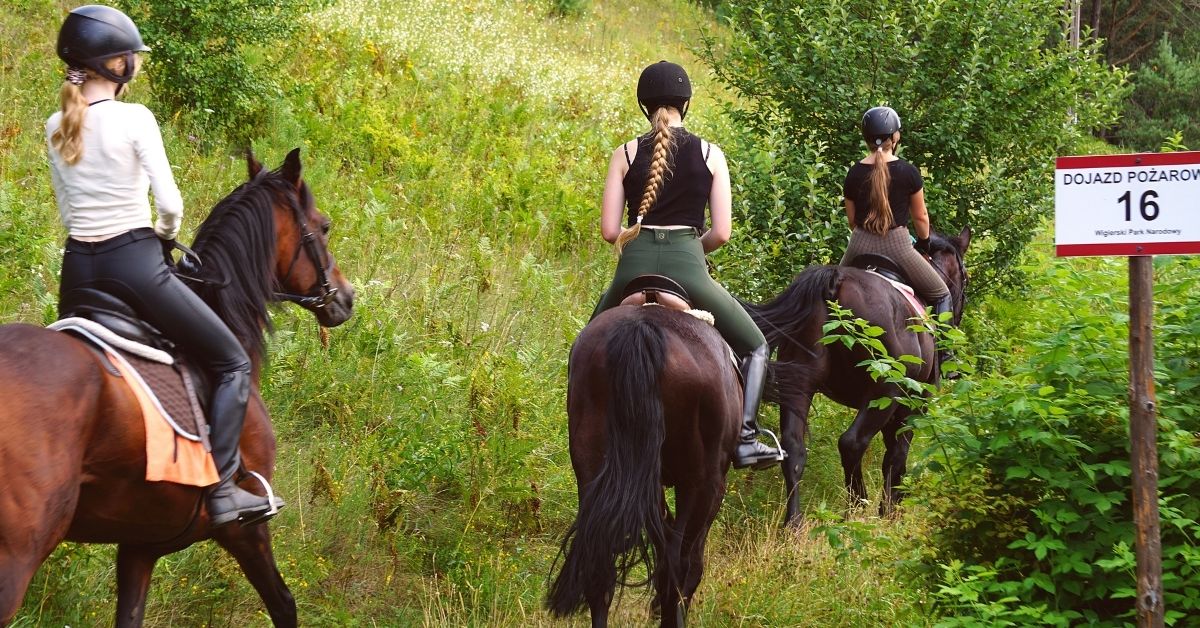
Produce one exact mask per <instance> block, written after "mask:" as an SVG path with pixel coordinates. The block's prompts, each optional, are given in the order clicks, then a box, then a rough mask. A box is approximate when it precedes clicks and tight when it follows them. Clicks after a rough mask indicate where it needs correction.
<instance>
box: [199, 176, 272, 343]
mask: <svg viewBox="0 0 1200 628" xmlns="http://www.w3.org/2000/svg"><path fill="white" fill-rule="evenodd" d="M294 190H295V187H294V185H293V184H292V183H291V182H289V181H287V180H286V179H285V178H284V177H283V176H282V175H281V174H280V173H279V171H278V170H275V171H269V172H268V171H265V170H264V171H263V172H262V173H260V174H259V175H258V176H256V177H254V178H253V179H251V180H250V181H248V182H246V183H243V184H242V185H240V186H238V187H237V188H236V189H234V190H233V192H230V194H229V196H226V197H225V198H224V199H223V200H222V201H221V202H219V203H217V205H216V207H214V208H213V209H212V212H210V213H209V215H208V217H207V218H205V219H204V222H203V223H202V224H201V225H200V228H199V229H198V230H197V232H196V240H195V243H194V244H193V245H192V247H193V248H194V249H195V251H196V253H197V255H199V256H200V258H201V259H202V260H203V264H204V265H203V267H202V272H201V276H200V279H202V280H204V282H203V283H201V284H199V285H196V286H194V287H195V290H196V293H197V294H199V295H200V297H201V298H203V299H204V301H205V302H206V303H208V304H209V306H210V307H212V308H213V310H214V311H215V312H216V313H217V316H219V317H220V318H221V320H223V321H225V324H226V325H228V326H229V329H230V331H232V332H233V335H234V336H235V337H236V338H237V339H238V341H239V342H240V343H241V344H242V346H243V347H245V349H246V352H247V353H249V354H250V355H251V358H252V359H257V358H261V357H262V356H263V352H264V349H265V342H264V338H263V332H264V331H268V332H269V331H272V329H273V327H272V325H271V317H270V314H269V312H268V311H267V304H268V303H269V302H270V301H271V300H272V297H273V295H274V294H275V292H276V288H277V287H278V286H277V283H278V282H277V280H276V278H275V273H274V268H273V261H274V257H275V217H274V207H275V203H276V202H277V201H278V200H279V199H280V198H286V199H289V202H291V203H293V204H294V203H296V200H295V199H296V195H295V194H291V193H288V192H289V191H294Z"/></svg>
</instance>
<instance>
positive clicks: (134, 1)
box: [118, 0, 332, 141]
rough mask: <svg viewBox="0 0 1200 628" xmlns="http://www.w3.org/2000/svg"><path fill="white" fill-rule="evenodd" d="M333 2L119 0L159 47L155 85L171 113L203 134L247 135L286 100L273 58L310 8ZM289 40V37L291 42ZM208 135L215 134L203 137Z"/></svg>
mask: <svg viewBox="0 0 1200 628" xmlns="http://www.w3.org/2000/svg"><path fill="white" fill-rule="evenodd" d="M331 1H332V0H275V1H274V2H256V1H254V0H119V2H118V4H119V5H120V7H121V8H122V9H124V10H125V11H126V12H127V13H128V14H129V16H130V17H132V18H133V20H134V22H136V23H137V24H138V28H139V29H140V30H141V33H142V38H143V39H145V41H146V43H147V44H148V45H149V46H150V47H151V48H152V49H153V52H151V54H150V63H151V64H153V66H154V68H155V69H154V70H153V73H154V91H155V94H156V96H157V98H158V100H159V102H160V103H161V104H162V105H163V106H164V107H165V108H166V113H168V114H170V115H172V116H174V115H176V114H184V118H185V119H187V120H189V121H190V122H191V123H192V126H193V127H195V128H196V130H197V131H198V132H202V133H203V132H211V133H216V134H226V135H229V136H230V137H231V139H234V140H236V141H245V140H248V139H250V138H251V137H253V136H255V135H257V134H258V132H259V131H261V130H262V127H263V125H264V123H265V120H266V116H267V114H268V112H269V111H270V107H271V104H272V103H274V102H277V101H279V100H280V99H281V98H282V96H283V93H282V91H281V89H280V81H279V78H278V76H279V75H278V72H277V71H275V70H274V69H273V68H272V67H271V64H270V63H269V62H268V61H266V59H268V58H269V57H270V56H271V55H272V54H273V53H274V52H275V50H274V49H273V46H284V47H286V46H293V45H295V44H294V43H293V42H288V39H289V38H290V36H291V35H293V34H294V33H295V32H296V31H297V30H298V29H299V28H300V26H301V25H302V18H303V16H304V15H305V14H307V13H309V12H311V11H313V10H316V9H319V8H321V7H324V6H328V5H329V4H331ZM283 42H288V43H286V44H285V43H283ZM203 139H208V138H203Z"/></svg>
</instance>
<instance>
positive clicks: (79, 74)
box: [67, 66, 87, 86]
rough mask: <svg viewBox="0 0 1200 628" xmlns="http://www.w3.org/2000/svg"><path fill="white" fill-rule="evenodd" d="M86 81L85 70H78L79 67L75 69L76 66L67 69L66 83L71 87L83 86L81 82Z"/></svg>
mask: <svg viewBox="0 0 1200 628" xmlns="http://www.w3.org/2000/svg"><path fill="white" fill-rule="evenodd" d="M86 80H87V70H85V69H83V68H80V67H76V66H69V67H67V82H68V83H70V84H72V85H80V86H81V85H83V82H84V81H86Z"/></svg>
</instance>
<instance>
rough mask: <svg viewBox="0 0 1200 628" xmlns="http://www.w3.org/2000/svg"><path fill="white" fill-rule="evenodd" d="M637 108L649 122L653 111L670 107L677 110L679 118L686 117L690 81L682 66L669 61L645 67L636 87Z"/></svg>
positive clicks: (690, 95) (690, 88)
mask: <svg viewBox="0 0 1200 628" xmlns="http://www.w3.org/2000/svg"><path fill="white" fill-rule="evenodd" d="M637 99H638V106H639V107H641V109H642V113H644V114H646V119H647V120H649V119H650V116H651V114H652V113H654V110H655V109H658V108H659V107H662V106H663V105H670V106H672V107H675V108H676V109H679V114H680V118H681V119H682V118H683V117H686V116H687V105H688V102H689V101H690V100H691V99H692V81H691V80H690V79H688V75H687V72H685V71H684V70H683V66H680V65H679V64H677V63H671V62H670V61H659V62H658V63H652V64H650V65H648V66H646V69H645V70H642V76H641V77H640V78H639V79H638V86H637Z"/></svg>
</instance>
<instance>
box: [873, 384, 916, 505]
mask: <svg viewBox="0 0 1200 628" xmlns="http://www.w3.org/2000/svg"><path fill="white" fill-rule="evenodd" d="M908 415H909V413H908V411H907V408H903V409H901V410H900V411H897V412H896V414H895V415H894V416H893V417H892V420H891V421H888V424H887V425H885V426H884V427H883V444H884V447H885V448H886V449H885V451H884V454H883V500H882V501H881V502H880V503H879V514H880V516H886V515H890V514H892V511H893V509H894V508H895V506H896V505H897V504H899V503H900V500H901V499H903V498H904V489H903V488H902V487H901V483H902V482H903V481H904V475H905V474H906V473H907V472H908V448H909V446H910V445H911V444H912V438H913V434H912V430H904V431H903V432H900V429H901V428H903V427H904V426H905V425H906V424H907V422H908Z"/></svg>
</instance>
